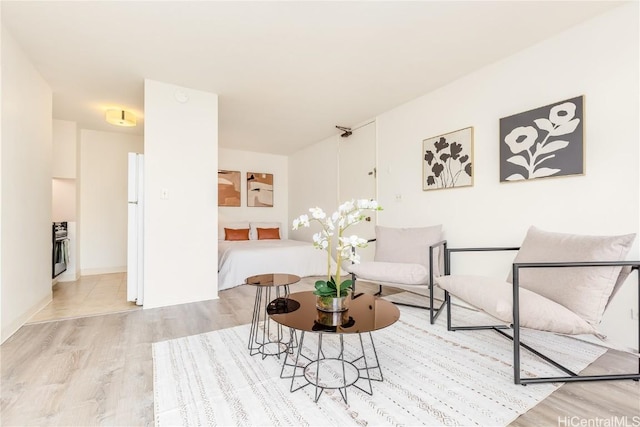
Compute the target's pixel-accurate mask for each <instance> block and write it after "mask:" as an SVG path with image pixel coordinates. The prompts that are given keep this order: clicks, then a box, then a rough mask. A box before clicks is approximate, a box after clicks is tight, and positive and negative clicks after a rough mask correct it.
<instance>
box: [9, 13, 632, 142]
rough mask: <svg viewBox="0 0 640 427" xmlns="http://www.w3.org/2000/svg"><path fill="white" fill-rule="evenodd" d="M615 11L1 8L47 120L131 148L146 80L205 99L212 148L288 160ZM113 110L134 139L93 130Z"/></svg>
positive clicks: (103, 124)
mask: <svg viewBox="0 0 640 427" xmlns="http://www.w3.org/2000/svg"><path fill="white" fill-rule="evenodd" d="M619 4H621V3H620V2H613V1H566V2H560V1H531V2H521V1H411V2H400V1H376V2H373V1H370V2H369V1H358V2H329V1H318V2H302V1H299V2H295V1H284V2H272V1H258V2H241V1H225V2H222V1H171V2H169V1H141V2H137V1H117V2H116V1H69V2H59V1H41V2H34V1H7V0H3V1H2V3H1V7H2V10H1V13H2V23H3V25H6V28H8V29H9V32H10V33H11V34H12V35H13V37H14V38H15V39H16V41H17V42H18V44H19V45H20V46H21V47H22V49H23V50H24V51H25V52H26V54H27V56H29V58H30V59H31V62H32V63H33V64H34V65H35V67H36V68H37V69H38V70H39V72H40V73H41V74H42V76H43V77H44V79H45V80H47V81H48V82H49V84H50V86H51V88H52V90H53V111H54V118H56V119H63V120H72V121H76V122H77V123H78V126H79V127H80V128H84V129H95V130H104V131H116V132H126V133H137V134H142V132H143V129H144V126H143V125H144V120H143V117H144V105H143V101H144V99H143V82H144V79H145V78H149V79H154V80H159V81H163V82H168V83H173V84H176V85H181V86H185V87H190V88H194V89H199V90H203V91H208V92H213V93H217V94H218V95H219V109H220V114H219V127H220V135H219V145H220V146H221V147H229V148H237V149H242V150H251V151H258V152H270V153H276V154H289V153H292V152H295V151H297V150H298V149H300V148H302V147H304V146H305V145H309V144H312V143H314V142H317V141H320V140H322V139H324V138H327V137H329V136H331V135H334V134H336V133H337V132H338V131H337V130H336V129H335V127H334V126H335V125H342V126H349V127H352V126H356V125H357V124H359V123H362V122H363V121H365V120H368V119H371V118H373V117H375V116H376V115H377V114H380V113H382V112H384V111H387V110H390V109H392V108H393V107H395V106H398V105H400V104H402V103H404V102H407V101H409V100H411V99H414V98H416V97H418V96H420V95H423V94H425V93H427V92H429V91H431V90H433V89H435V88H438V87H440V86H442V85H444V84H446V83H448V82H451V81H453V80H455V79H457V78H459V77H461V76H463V75H465V74H468V73H470V72H472V71H473V70H476V69H478V68H480V67H483V66H485V65H488V64H490V63H492V62H495V61H497V60H499V59H501V58H504V57H506V56H509V55H511V54H513V53H515V52H517V51H519V50H521V49H523V48H526V47H527V46H530V45H533V44H535V43H538V42H540V41H541V40H543V39H546V38H549V37H551V36H553V35H555V34H557V33H559V32H561V31H563V30H565V29H567V28H568V27H570V26H573V25H576V24H578V23H580V22H582V21H584V20H587V19H589V18H591V17H593V16H595V15H597V14H600V13H603V12H605V11H607V10H609V9H611V8H613V7H616V6H618V5H619ZM109 107H121V108H125V109H127V110H130V111H133V112H134V113H135V114H136V115H137V116H138V117H140V120H139V122H138V126H137V127H136V128H133V129H131V128H119V127H116V126H113V125H109V124H107V123H106V122H105V121H104V111H105V110H106V109H107V108H109Z"/></svg>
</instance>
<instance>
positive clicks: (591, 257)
mask: <svg viewBox="0 0 640 427" xmlns="http://www.w3.org/2000/svg"><path fill="white" fill-rule="evenodd" d="M634 239H635V234H627V235H621V236H583V235H575V234H565V233H554V232H548V231H543V230H540V229H538V228H536V227H531V228H530V229H529V230H528V232H527V235H526V237H525V239H524V241H523V243H522V245H521V246H520V247H519V248H518V247H508V248H446V249H445V255H444V257H445V261H444V264H445V275H444V276H441V277H437V278H435V279H434V280H435V284H436V285H437V286H438V287H440V288H442V289H443V290H444V292H445V304H446V307H447V328H448V330H450V331H458V330H482V329H490V330H494V331H496V332H498V333H500V334H501V335H503V336H505V337H506V338H509V339H511V340H513V358H514V361H513V369H514V382H515V384H523V385H526V384H529V383H548V382H574V381H603V380H623V379H633V380H636V381H637V380H638V379H640V364H639V366H638V371H637V372H635V373H630V374H615V375H613V374H603V375H582V376H581V375H579V374H577V373H575V372H572V371H571V370H569V369H567V368H566V367H564V366H562V365H561V364H559V363H557V362H556V361H554V360H553V359H551V358H550V357H548V356H546V355H544V354H542V353H540V352H539V351H537V350H535V349H533V348H532V347H530V346H528V345H526V344H525V343H523V342H521V339H520V328H521V327H524V328H531V329H536V330H542V331H549V332H553V333H558V334H565V335H576V334H594V335H600V333H599V332H598V330H597V328H596V327H597V325H598V324H599V323H600V321H601V319H602V316H603V314H604V311H605V309H606V307H607V306H608V305H609V303H610V302H611V299H612V297H613V295H615V293H616V292H617V290H618V289H619V288H620V287H621V286H622V284H623V283H624V281H625V280H626V278H627V277H628V276H629V274H630V272H631V271H632V270H635V271H636V272H637V273H638V281H639V282H640V261H624V260H625V258H626V256H627V254H628V252H629V250H630V248H631V245H632V244H633V241H634ZM495 250H512V251H518V253H517V255H516V257H515V260H514V262H513V265H512V271H511V272H510V273H509V275H508V277H507V279H506V280H499V279H498V280H496V279H493V278H488V277H480V276H469V275H451V255H452V254H454V253H460V252H486V251H495ZM452 295H453V296H455V297H457V298H460V299H461V300H463V301H464V302H466V303H468V304H470V305H472V306H474V307H476V308H478V309H480V310H482V311H484V312H486V313H487V314H489V315H491V316H492V317H494V318H496V319H497V321H498V322H502V323H500V324H495V325H477V326H453V325H452V308H453V304H451V296H452ZM638 327H639V328H640V321H639V322H638ZM508 329H512V334H507V333H505V332H504V330H508ZM521 347H522V348H524V349H526V350H528V351H530V352H532V353H533V354H535V355H536V356H538V357H540V358H542V359H543V360H545V361H546V362H548V363H550V364H552V365H553V366H555V367H556V368H558V369H559V370H560V371H563V372H564V374H567V375H564V376H561V375H559V376H553V377H527V378H522V376H521V369H520V348H521ZM636 356H637V355H636ZM639 363H640V362H639Z"/></svg>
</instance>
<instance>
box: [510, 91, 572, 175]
mask: <svg viewBox="0 0 640 427" xmlns="http://www.w3.org/2000/svg"><path fill="white" fill-rule="evenodd" d="M582 174H584V96H578V97H576V98H571V99H567V100H565V101H559V102H556V103H554V104H550V105H546V106H544V107H539V108H536V109H534V110H530V111H525V112H524V113H519V114H514V115H513V116H509V117H505V118H502V119H500V181H501V182H503V181H523V180H532V179H537V178H546V177H553V176H563V175H582Z"/></svg>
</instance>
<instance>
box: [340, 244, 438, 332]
mask: <svg viewBox="0 0 640 427" xmlns="http://www.w3.org/2000/svg"><path fill="white" fill-rule="evenodd" d="M375 241H376V239H369V240H367V243H371V242H375ZM439 246H441V247H442V251H443V252H444V253H446V251H447V241H446V240H442V241H440V242H438V243H435V244H433V245H431V246H429V284H428V286H429V305H428V306H424V305H416V304H408V303H404V302H395V301H392V302H393V303H394V304H395V305H401V306H404V307H414V308H420V309H425V310H429V322H430V324H432V325H433V324H434V323H435V321H436V319H437V318H438V316H439V315H440V313H441V312H442V310H444V308H445V305H446V301H443V302H442V304H440V306H439V307H435V306H434V303H433V302H434V298H433V288H434V283H433V278H434V275H433V251H434V249H435V248H437V247H439ZM351 249H352V251H353V252H354V253H355V248H351ZM356 279H357V277H356V275H355V274H353V273H351V280H352V282H353V285H352V289H353V294H354V295H355V294H356ZM362 281H365V282H369V280H366V279H362ZM371 282H372V283H375V282H374V281H371ZM398 285H400V286H401V285H402V284H400V283H399V284H398ZM382 286H383V285H381V284H379V283H378V292H376V293H375V294H374V295H377V296H378V295H382ZM384 286H393V284H389V285H384Z"/></svg>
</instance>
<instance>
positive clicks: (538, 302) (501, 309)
mask: <svg viewBox="0 0 640 427" xmlns="http://www.w3.org/2000/svg"><path fill="white" fill-rule="evenodd" d="M435 283H436V284H437V285H438V286H439V287H440V288H442V289H444V290H446V291H448V292H450V293H451V294H453V295H454V296H456V297H458V298H460V299H462V300H463V301H465V302H467V303H469V304H471V305H472V306H474V307H476V308H478V309H480V310H483V311H485V312H486V313H488V314H490V315H491V316H493V317H495V318H497V319H499V320H501V321H503V322H505V323H507V324H511V323H512V322H513V303H512V301H513V285H512V284H511V283H508V282H503V281H501V280H497V279H493V278H489V277H482V276H465V275H453V276H442V277H438V278H436V279H435ZM519 296H520V326H522V327H525V328H531V329H538V330H542V331H550V332H556V333H561V334H571V335H575V334H596V335H598V331H597V330H596V329H595V328H594V327H593V326H592V325H591V324H589V323H588V322H586V321H585V320H584V319H582V318H581V317H580V316H578V315H577V314H575V313H573V312H572V311H571V310H569V309H567V308H566V307H564V306H562V305H560V304H558V303H555V302H553V301H551V300H549V299H548V298H545V297H543V296H541V295H538V294H536V293H534V292H531V291H529V290H527V289H522V288H521V289H520V293H519Z"/></svg>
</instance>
